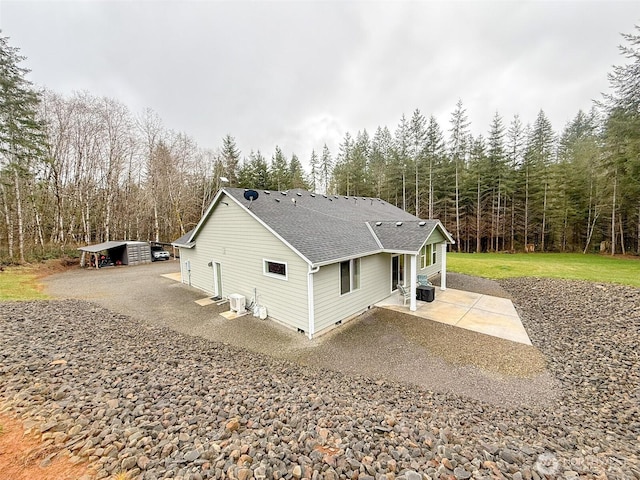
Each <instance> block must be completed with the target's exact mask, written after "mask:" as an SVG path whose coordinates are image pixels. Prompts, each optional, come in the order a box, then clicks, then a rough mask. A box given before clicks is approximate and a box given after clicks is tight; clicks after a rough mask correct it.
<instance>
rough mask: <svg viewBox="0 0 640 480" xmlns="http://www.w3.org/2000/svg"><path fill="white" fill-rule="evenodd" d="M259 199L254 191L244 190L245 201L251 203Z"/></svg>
mask: <svg viewBox="0 0 640 480" xmlns="http://www.w3.org/2000/svg"><path fill="white" fill-rule="evenodd" d="M258 197H259V195H258V192H256V191H255V190H245V191H244V199H245V200H249V201H250V202H253V201H254V200H257V199H258Z"/></svg>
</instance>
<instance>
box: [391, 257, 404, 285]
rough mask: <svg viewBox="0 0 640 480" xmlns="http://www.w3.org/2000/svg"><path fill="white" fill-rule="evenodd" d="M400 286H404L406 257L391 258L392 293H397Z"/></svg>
mask: <svg viewBox="0 0 640 480" xmlns="http://www.w3.org/2000/svg"><path fill="white" fill-rule="evenodd" d="M398 285H404V255H394V256H393V257H391V291H392V292H395V291H396V290H397V289H398Z"/></svg>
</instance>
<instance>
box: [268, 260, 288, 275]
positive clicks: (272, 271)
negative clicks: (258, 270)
mask: <svg viewBox="0 0 640 480" xmlns="http://www.w3.org/2000/svg"><path fill="white" fill-rule="evenodd" d="M263 268H264V270H263V273H264V274H265V275H267V276H269V277H275V278H280V279H283V280H286V279H287V264H286V263H285V262H274V261H273V260H264V264H263Z"/></svg>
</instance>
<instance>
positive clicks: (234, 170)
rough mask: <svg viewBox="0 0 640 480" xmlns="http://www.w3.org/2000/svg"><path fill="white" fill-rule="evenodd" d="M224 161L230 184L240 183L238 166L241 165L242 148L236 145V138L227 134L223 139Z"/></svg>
mask: <svg viewBox="0 0 640 480" xmlns="http://www.w3.org/2000/svg"><path fill="white" fill-rule="evenodd" d="M221 156H222V163H223V165H224V169H225V173H226V175H225V176H226V177H227V178H228V179H229V186H230V187H235V186H237V185H238V167H239V165H240V150H238V147H237V146H236V140H235V138H233V137H232V136H231V135H229V134H227V135H225V137H224V138H223V139H222V151H221Z"/></svg>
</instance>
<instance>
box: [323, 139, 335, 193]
mask: <svg viewBox="0 0 640 480" xmlns="http://www.w3.org/2000/svg"><path fill="white" fill-rule="evenodd" d="M332 171H333V160H332V158H331V152H330V151H329V147H327V144H326V143H325V144H324V147H322V157H320V176H321V178H322V188H323V190H324V193H329V179H330V178H331V175H332Z"/></svg>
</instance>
